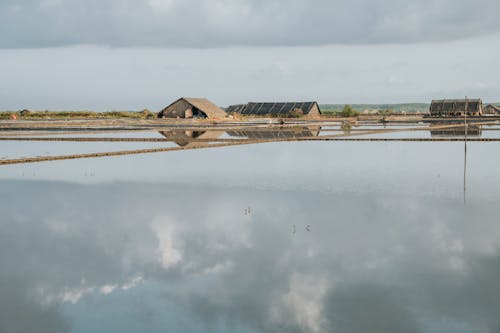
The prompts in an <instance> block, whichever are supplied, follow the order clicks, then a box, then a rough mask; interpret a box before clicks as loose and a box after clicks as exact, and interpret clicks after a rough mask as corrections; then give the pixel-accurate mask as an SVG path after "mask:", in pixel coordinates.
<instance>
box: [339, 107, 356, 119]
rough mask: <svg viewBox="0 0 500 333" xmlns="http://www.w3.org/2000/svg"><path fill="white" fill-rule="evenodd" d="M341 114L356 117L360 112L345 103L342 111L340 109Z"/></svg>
mask: <svg viewBox="0 0 500 333" xmlns="http://www.w3.org/2000/svg"><path fill="white" fill-rule="evenodd" d="M339 114H340V116H342V117H356V116H359V112H358V111H357V110H355V109H353V108H352V106H350V105H348V104H347V105H345V106H344V108H343V109H342V111H340V113H339Z"/></svg>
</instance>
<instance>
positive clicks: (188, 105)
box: [158, 97, 227, 119]
mask: <svg viewBox="0 0 500 333" xmlns="http://www.w3.org/2000/svg"><path fill="white" fill-rule="evenodd" d="M226 116H227V114H226V112H224V110H222V109H221V108H219V107H218V106H217V105H215V104H214V103H212V102H210V101H209V100H208V99H205V98H189V97H182V98H179V99H178V100H176V101H175V102H173V103H172V104H170V105H169V106H167V107H166V108H164V109H163V110H161V111H160V112H159V113H158V118H191V119H204V118H224V117H226Z"/></svg>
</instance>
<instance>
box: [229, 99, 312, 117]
mask: <svg viewBox="0 0 500 333" xmlns="http://www.w3.org/2000/svg"><path fill="white" fill-rule="evenodd" d="M227 113H229V114H231V113H237V114H241V115H244V116H261V117H287V118H293V117H297V118H298V117H309V118H312V117H319V116H320V115H321V110H320V108H319V105H318V103H317V102H288V103H248V104H242V105H232V106H230V107H228V108H227Z"/></svg>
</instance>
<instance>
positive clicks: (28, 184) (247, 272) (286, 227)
mask: <svg viewBox="0 0 500 333" xmlns="http://www.w3.org/2000/svg"><path fill="white" fill-rule="evenodd" d="M93 144H97V143H93ZM498 145H499V144H498V143H496V142H474V143H468V144H467V152H468V155H467V172H466V176H467V177H466V179H465V181H466V192H465V193H464V143H460V142H424V143H422V142H387V143H385V142H280V143H263V144H256V145H245V146H233V147H225V148H211V149H207V150H189V151H175V152H168V153H159V154H149V155H134V156H122V157H113V158H103V159H85V160H70V161H58V162H46V163H35V164H22V165H12V166H2V167H1V168H0V197H1V198H2V200H1V201H0V209H1V211H2V215H1V219H0V265H1V269H0V332H32V331H38V332H98V331H101V332H165V331H167V332H207V331H209V332H210V331H211V332H496V331H498V330H499V329H500V319H499V318H500V317H499V316H498V309H499V308H500V287H499V285H498V281H499V279H500V254H499V246H500V226H499V224H498V221H499V220H498V217H497V214H498V208H499V206H500V205H499V204H500V193H499V191H498V188H499V186H500V178H499V177H497V176H496V174H495V172H494V166H496V165H499V162H500V155H499V154H497V150H498V147H499V146H498Z"/></svg>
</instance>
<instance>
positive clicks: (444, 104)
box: [429, 99, 483, 117]
mask: <svg viewBox="0 0 500 333" xmlns="http://www.w3.org/2000/svg"><path fill="white" fill-rule="evenodd" d="M429 112H430V114H431V116H433V117H445V116H446V117H457V116H464V115H466V114H467V115H468V116H481V115H482V114H483V102H482V101H481V100H480V99H441V100H433V101H432V103H431V107H430V109H429Z"/></svg>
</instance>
